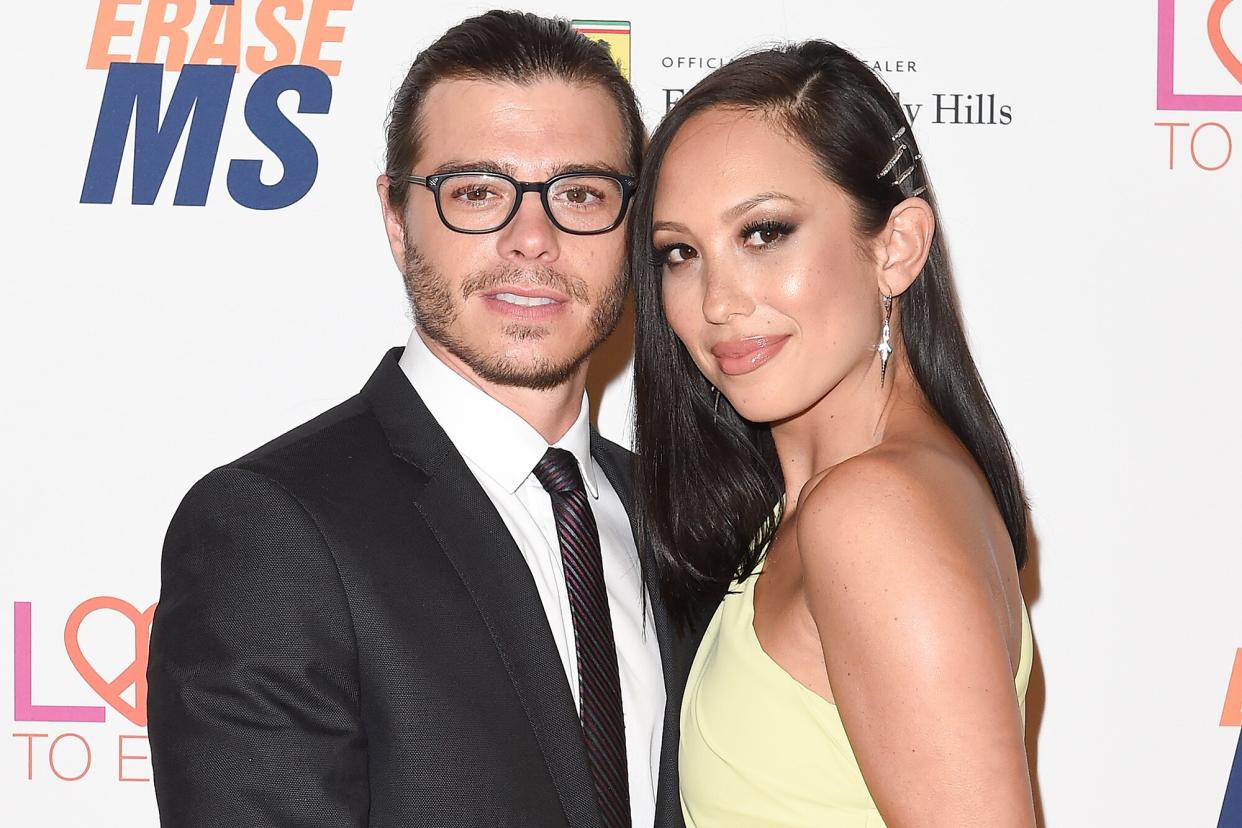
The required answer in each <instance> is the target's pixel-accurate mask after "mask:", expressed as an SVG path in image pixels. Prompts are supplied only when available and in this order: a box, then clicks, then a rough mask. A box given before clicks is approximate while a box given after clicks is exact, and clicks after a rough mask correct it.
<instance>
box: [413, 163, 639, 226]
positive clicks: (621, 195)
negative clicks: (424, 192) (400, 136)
mask: <svg viewBox="0 0 1242 828" xmlns="http://www.w3.org/2000/svg"><path fill="white" fill-rule="evenodd" d="M404 178H405V180H406V181H408V182H410V183H411V184H421V185H423V186H424V187H426V188H427V189H428V190H431V192H432V193H434V194H435V198H436V211H437V212H438V213H439V214H440V221H442V222H444V226H445V227H447V228H448V229H450V230H455V231H456V232H458V233H495V232H496V231H497V230H499V229H501V228H502V227H504V226H505V225H506V224H508V223H509V222H510V221H512V220H513V217H514V216H515V215H517V211H518V208H519V207H520V206H522V197H523V196H524V195H525V194H526V193H539V199H540V201H542V202H543V210H544V212H545V213H547V214H548V219H549V220H551V222H552V224H553V225H554V226H555V227H556V228H557V229H558V230H561V231H563V232H565V233H572V234H573V235H575V236H593V235H595V234H597V233H607V232H608V231H609V230H613V229H616V227H617V225H619V224H620V223H621V219H622V218H624V217H625V210H626V207H628V206H629V203H630V196H631V195H632V194H633V193H634V185H635V183H636V181H635V179H633V178H631V177H630V176H626V175H612V174H610V173H595V172H568V173H564V174H562V175H556V176H553V177H552V178H549V179H548V180H547V181H518V180H517V179H516V178H513V177H512V176H508V175H504V174H503V173H496V172H484V171H481V170H480V171H473V170H467V171H464V172H450V173H437V174H436V175H428V176H421V175H407V176H404Z"/></svg>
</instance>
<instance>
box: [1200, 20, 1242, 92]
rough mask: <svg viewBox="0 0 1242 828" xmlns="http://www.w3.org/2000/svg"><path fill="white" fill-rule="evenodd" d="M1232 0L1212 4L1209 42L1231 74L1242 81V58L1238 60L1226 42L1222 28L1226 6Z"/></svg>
mask: <svg viewBox="0 0 1242 828" xmlns="http://www.w3.org/2000/svg"><path fill="white" fill-rule="evenodd" d="M1232 2H1233V0H1216V2H1215V3H1213V4H1212V8H1211V9H1210V10H1209V11H1208V19H1207V32H1208V42H1210V43H1211V44H1212V51H1213V52H1215V53H1216V57H1217V58H1219V59H1220V62H1221V63H1223V64H1224V65H1225V68H1226V69H1228V70H1229V74H1231V75H1233V76H1234V77H1235V78H1237V81H1238V83H1242V60H1238V56H1237V55H1235V54H1234V53H1233V50H1232V49H1230V48H1229V44H1228V43H1226V42H1225V35H1224V34H1223V33H1222V32H1221V28H1220V22H1221V18H1222V17H1223V16H1224V14H1225V8H1226V7H1227V6H1228V5H1229V4H1230V3H1232Z"/></svg>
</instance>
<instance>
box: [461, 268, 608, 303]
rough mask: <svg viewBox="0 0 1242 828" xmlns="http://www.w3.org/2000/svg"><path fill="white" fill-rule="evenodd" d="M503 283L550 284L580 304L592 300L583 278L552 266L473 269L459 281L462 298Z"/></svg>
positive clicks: (516, 285)
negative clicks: (463, 279)
mask: <svg viewBox="0 0 1242 828" xmlns="http://www.w3.org/2000/svg"><path fill="white" fill-rule="evenodd" d="M502 286H512V287H527V288H533V287H546V288H552V289H553V290H557V291H560V292H561V293H563V294H565V295H566V296H568V297H569V298H571V299H573V300H574V301H575V302H578V303H579V304H582V305H585V304H587V303H589V302H590V300H591V291H590V290H589V289H588V288H587V285H586V282H584V281H583V280H581V279H576V278H573V277H571V276H566V275H565V274H564V273H561V272H560V271H559V270H556V269H555V268H552V267H537V268H521V267H506V268H501V269H500V270H490V271H486V272H480V273H472V274H471V275H469V276H467V277H466V279H465V281H463V282H462V283H461V298H462V299H469V298H470V297H471V296H473V295H474V294H476V293H480V292H482V291H485V290H491V289H492V288H496V287H502Z"/></svg>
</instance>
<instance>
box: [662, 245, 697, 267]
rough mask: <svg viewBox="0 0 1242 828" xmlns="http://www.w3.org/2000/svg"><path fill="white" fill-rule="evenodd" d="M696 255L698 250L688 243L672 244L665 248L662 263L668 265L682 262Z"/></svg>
mask: <svg viewBox="0 0 1242 828" xmlns="http://www.w3.org/2000/svg"><path fill="white" fill-rule="evenodd" d="M698 255H699V251H697V250H695V249H694V248H693V247H691V246H690V245H688V244H674V245H672V246H671V247H668V248H666V249H665V251H664V263H665V264H670V265H679V264H684V263H685V262H688V261H690V260H691V259H693V258H696V257H697V256H698Z"/></svg>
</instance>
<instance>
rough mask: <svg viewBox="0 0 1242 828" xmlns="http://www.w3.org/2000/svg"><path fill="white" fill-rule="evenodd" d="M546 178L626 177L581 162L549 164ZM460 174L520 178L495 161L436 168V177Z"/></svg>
mask: <svg viewBox="0 0 1242 828" xmlns="http://www.w3.org/2000/svg"><path fill="white" fill-rule="evenodd" d="M544 169H545V171H546V172H545V177H546V178H555V177H556V176H558V175H564V174H565V173H583V174H585V175H625V173H623V172H621V171H620V170H618V169H617V168H616V167H615V166H614V165H612V164H606V163H604V162H602V161H592V162H588V163H585V164H584V163H579V162H568V161H566V162H561V163H556V164H548V165H547V166H545V167H544ZM459 172H485V173H496V174H498V175H507V176H510V177H511V178H517V177H518V176H516V175H514V174H513V172H514V171H513V166H512V165H510V164H498V163H496V162H495V161H477V160H476V161H448V162H446V163H444V164H441V165H440V166H438V167H436V172H435V174H436V175H448V174H449V173H459Z"/></svg>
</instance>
